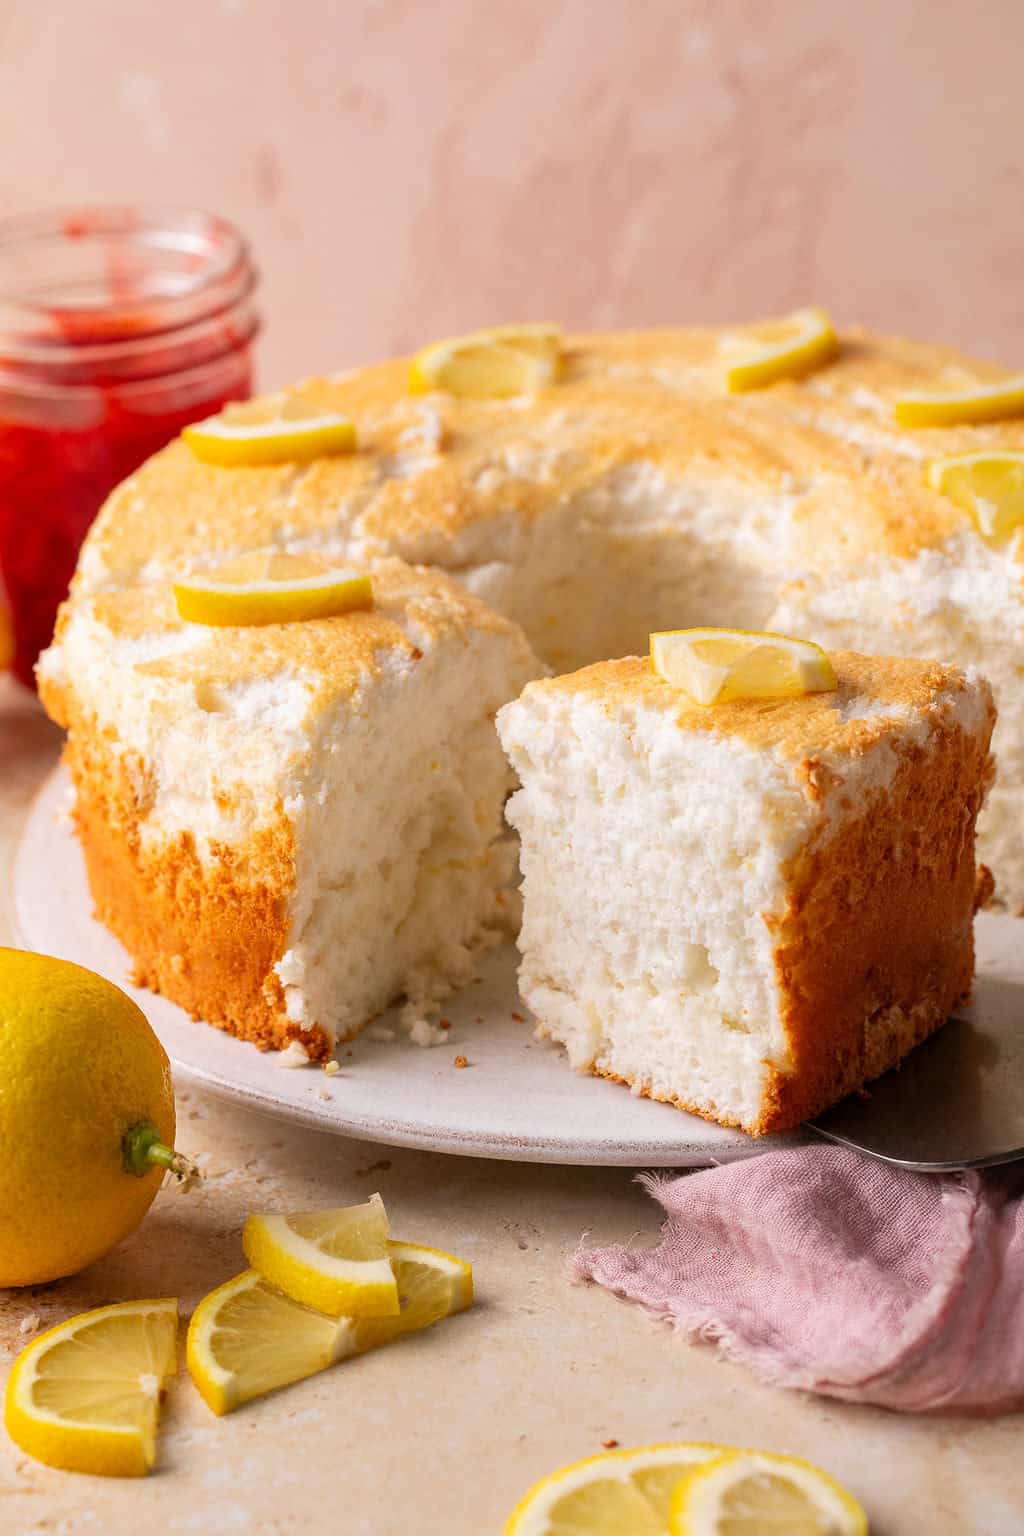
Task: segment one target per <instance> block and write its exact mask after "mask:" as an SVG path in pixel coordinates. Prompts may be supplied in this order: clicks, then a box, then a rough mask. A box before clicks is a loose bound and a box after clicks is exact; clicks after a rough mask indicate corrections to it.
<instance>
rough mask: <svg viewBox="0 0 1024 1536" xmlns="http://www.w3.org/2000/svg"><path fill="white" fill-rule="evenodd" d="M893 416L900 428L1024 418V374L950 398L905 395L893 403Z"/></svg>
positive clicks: (929, 394)
mask: <svg viewBox="0 0 1024 1536" xmlns="http://www.w3.org/2000/svg"><path fill="white" fill-rule="evenodd" d="M893 414H894V415H895V417H896V420H897V421H898V422H899V424H900V426H901V427H955V426H958V425H974V424H976V423H978V422H983V421H1003V420H1004V419H1005V418H1006V417H1007V416H1024V373H1018V374H1016V375H1015V376H1014V377H1013V378H1010V379H1002V380H1001V381H1000V382H999V383H998V384H978V385H975V386H974V387H973V388H969V389H960V390H954V391H952V392H951V393H949V394H933V393H931V392H925V393H916V392H915V393H914V394H910V395H904V396H903V397H902V399H900V400H896V401H895V402H894V403H893Z"/></svg>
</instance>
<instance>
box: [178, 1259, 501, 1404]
mask: <svg viewBox="0 0 1024 1536" xmlns="http://www.w3.org/2000/svg"><path fill="white" fill-rule="evenodd" d="M388 1254H389V1257H390V1260H391V1263H392V1265H393V1266H394V1272H395V1280H396V1283H397V1286H398V1301H399V1308H400V1310H399V1312H398V1314H397V1316H394V1317H373V1318H351V1317H326V1316H325V1315H324V1314H323V1313H322V1312H314V1311H313V1310H312V1309H311V1308H309V1307H303V1306H300V1305H299V1303H298V1302H296V1301H292V1300H291V1299H290V1297H288V1296H285V1295H283V1294H282V1293H281V1292H280V1291H278V1290H275V1288H274V1287H273V1286H272V1285H269V1284H268V1283H267V1281H266V1280H264V1279H263V1277H262V1276H261V1275H259V1274H258V1273H257V1272H256V1270H254V1269H247V1270H246V1271H245V1272H244V1274H241V1275H237V1276H236V1277H235V1279H234V1280H229V1281H228V1282H227V1284H226V1285H222V1286H220V1287H219V1288H218V1289H217V1290H215V1291H213V1292H211V1294H210V1295H209V1296H207V1297H205V1298H204V1300H203V1301H201V1302H200V1304H199V1306H198V1307H197V1308H196V1311H195V1313H194V1314H193V1316H192V1321H191V1323H190V1324H189V1330H188V1350H187V1358H188V1368H189V1371H190V1373H191V1376H192V1380H193V1381H194V1382H195V1384H196V1386H197V1387H198V1388H199V1391H200V1392H201V1393H202V1395H203V1397H204V1398H205V1399H206V1401H207V1403H208V1404H209V1406H210V1407H211V1408H212V1409H213V1411H214V1413H218V1414H223V1413H230V1412H231V1410H232V1408H237V1407H239V1405H240V1404H241V1403H245V1402H248V1401H249V1400H250V1399H251V1398H254V1397H262V1396H263V1394H264V1393H266V1392H273V1391H275V1390H276V1389H277V1388H278V1387H285V1386H288V1385H289V1384H290V1383H291V1382H294V1381H302V1380H304V1379H305V1378H306V1377H307V1376H312V1375H314V1374H315V1373H316V1372H317V1371H322V1370H324V1369H325V1368H326V1367H327V1366H329V1365H334V1364H335V1363H336V1362H337V1361H339V1360H346V1359H348V1358H350V1357H351V1356H353V1355H363V1354H366V1353H367V1351H369V1350H371V1349H378V1348H379V1347H380V1346H381V1345H382V1344H390V1343H391V1342H392V1341H393V1340H394V1339H397V1338H399V1337H401V1335H402V1334H405V1333H412V1332H415V1331H416V1330H418V1329H421V1328H428V1327H430V1325H431V1324H432V1323H436V1322H438V1321H439V1320H440V1319H441V1318H442V1317H448V1316H449V1315H450V1314H452V1313H455V1312H461V1311H463V1310H464V1309H465V1308H466V1307H468V1306H470V1305H471V1304H472V1301H473V1272H472V1270H471V1268H470V1266H469V1265H468V1264H464V1263H463V1262H462V1260H461V1259H456V1258H455V1257H453V1255H452V1254H449V1253H440V1252H438V1251H437V1250H436V1249H433V1248H422V1247H420V1246H419V1245H418V1244H416V1243H393V1242H389V1243H388Z"/></svg>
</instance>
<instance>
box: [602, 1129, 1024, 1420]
mask: <svg viewBox="0 0 1024 1536" xmlns="http://www.w3.org/2000/svg"><path fill="white" fill-rule="evenodd" d="M640 1182H641V1183H643V1184H644V1185H645V1186H646V1187H647V1188H648V1189H649V1190H650V1192H651V1193H652V1194H653V1195H654V1196H655V1197H656V1198H657V1199H658V1200H660V1201H661V1203H662V1205H663V1206H664V1207H665V1210H666V1211H667V1213H668V1220H667V1221H666V1223H665V1226H664V1228H663V1229H662V1237H661V1242H660V1244H659V1246H658V1247H657V1248H646V1249H645V1248H630V1247H622V1246H617V1247H612V1248H596V1249H592V1250H589V1251H588V1250H585V1249H583V1248H581V1249H580V1251H579V1252H578V1253H577V1254H576V1256H575V1258H574V1260H573V1265H572V1268H573V1273H574V1276H575V1278H577V1279H580V1280H593V1281H596V1282H597V1283H598V1284H600V1285H604V1286H607V1287H608V1289H609V1290H612V1291H615V1292H617V1293H618V1294H619V1295H620V1296H623V1297H626V1298H628V1299H629V1300H631V1301H638V1302H640V1303H641V1304H642V1305H643V1306H645V1307H647V1308H649V1309H650V1310H651V1311H652V1312H654V1313H656V1314H657V1315H658V1316H660V1317H665V1318H669V1319H671V1320H672V1322H673V1323H674V1325H675V1326H676V1328H678V1329H679V1330H680V1331H681V1332H682V1333H684V1334H685V1335H687V1336H688V1337H690V1338H693V1339H696V1338H704V1339H712V1340H715V1341H717V1343H718V1344H719V1345H720V1347H721V1348H722V1350H723V1351H724V1353H725V1354H727V1355H728V1356H729V1357H730V1358H731V1359H733V1360H737V1361H740V1362H741V1363H743V1364H744V1365H747V1366H749V1367H750V1368H751V1369H752V1370H754V1371H756V1372H757V1373H758V1375H760V1376H762V1377H764V1378H765V1380H767V1381H771V1382H774V1383H776V1384H778V1385H780V1386H786V1387H801V1388H803V1389H804V1390H806V1391H810V1392H821V1393H824V1394H826V1395H827V1396H829V1397H841V1398H847V1399H849V1400H851V1401H853V1402H863V1403H876V1404H880V1405H881V1406H883V1407H886V1408H894V1409H899V1410H901V1411H902V1412H905V1413H925V1412H934V1411H946V1412H973V1413H999V1412H1008V1411H1010V1410H1012V1409H1013V1408H1017V1407H1024V1168H1022V1167H1021V1165H1019V1164H1018V1165H1015V1166H1012V1167H1010V1168H1008V1169H997V1170H995V1171H993V1172H991V1173H987V1174H976V1173H964V1174H956V1175H952V1174H951V1175H937V1174H921V1173H909V1172H905V1171H904V1170H902V1169H897V1168H892V1167H889V1166H887V1165H885V1164H883V1163H879V1162H875V1161H874V1160H872V1159H871V1158H866V1157H861V1156H860V1155H859V1154H858V1153H855V1152H851V1151H849V1150H848V1149H847V1148H845V1147H838V1146H831V1145H824V1144H823V1145H821V1146H808V1147H796V1148H793V1149H791V1150H787V1151H784V1152H769V1153H764V1154H762V1155H761V1156H758V1157H752V1158H750V1159H748V1160H746V1161H743V1162H737V1163H731V1164H728V1165H726V1166H724V1167H719V1168H709V1169H706V1170H705V1171H703V1172H701V1173H693V1174H688V1175H682V1176H670V1175H663V1176H658V1175H652V1174H646V1175H642V1176H641V1180H640Z"/></svg>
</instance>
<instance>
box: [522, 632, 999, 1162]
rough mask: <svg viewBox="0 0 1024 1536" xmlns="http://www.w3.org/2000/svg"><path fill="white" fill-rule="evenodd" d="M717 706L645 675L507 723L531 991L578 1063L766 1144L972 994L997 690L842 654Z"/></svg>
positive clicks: (589, 685) (901, 1051)
mask: <svg viewBox="0 0 1024 1536" xmlns="http://www.w3.org/2000/svg"><path fill="white" fill-rule="evenodd" d="M831 660H832V663H833V665H834V669H835V676H834V682H835V687H834V688H832V689H830V690H829V691H825V692H817V693H810V694H807V695H806V696H803V697H793V698H780V699H760V700H756V699H749V698H744V699H738V700H736V701H734V702H731V703H729V702H726V703H719V704H716V705H715V706H714V707H713V708H707V707H703V706H702V705H700V704H698V703H695V702H693V701H692V700H691V699H690V698H689V697H688V695H687V694H686V693H685V692H683V691H682V690H680V689H679V688H677V687H674V686H672V685H671V684H670V683H668V682H666V681H664V680H663V679H662V678H661V677H659V676H658V675H657V674H656V673H655V671H654V670H653V669H652V667H651V664H650V662H649V661H648V659H647V658H643V659H640V658H636V657H633V658H628V659H626V660H621V661H608V662H602V663H598V664H597V665H594V666H591V667H588V668H585V669H583V670H582V671H579V672H576V673H574V674H572V675H569V676H564V677H558V678H552V679H544V680H540V681H535V682H532V683H530V684H529V685H528V687H527V688H526V689H525V691H524V693H523V695H522V697H521V698H520V699H519V700H517V701H515V702H513V703H510V704H508V705H506V706H505V708H504V709H503V710H501V711H500V713H499V715H498V729H499V732H500V735H501V738H502V741H503V742H504V745H505V748H506V750H507V752H508V754H509V758H510V760H511V762H512V764H513V766H514V767H515V769H516V772H517V774H518V775H519V778H520V781H521V785H522V787H521V788H520V789H519V790H518V791H517V793H516V794H515V795H514V796H513V798H512V800H511V801H510V802H509V806H508V812H507V814H508V818H509V820H510V822H511V823H512V825H513V826H514V827H515V828H516V829H517V831H518V832H519V834H520V838H521V842H522V849H521V861H522V870H523V900H524V911H523V926H522V932H521V936H520V941H519V943H520V949H521V951H522V965H521V970H520V989H521V992H522V995H523V997H524V999H525V1001H526V1002H527V1003H528V1004H529V1006H530V1008H531V1009H532V1010H533V1012H534V1014H535V1015H536V1017H537V1019H538V1021H539V1028H540V1030H541V1032H542V1033H543V1034H546V1035H548V1036H550V1037H551V1038H553V1039H555V1040H558V1041H561V1042H562V1043H563V1044H564V1045H565V1046H566V1047H567V1050H568V1054H569V1057H570V1060H571V1061H572V1062H573V1064H574V1065H575V1066H576V1067H578V1068H581V1069H583V1070H586V1071H590V1072H593V1073H597V1074H600V1075H602V1076H605V1077H610V1078H615V1079H618V1080H620V1081H622V1082H625V1083H629V1084H630V1085H631V1086H632V1088H633V1090H634V1092H636V1093H639V1094H645V1095H647V1096H649V1097H651V1098H654V1099H661V1100H666V1101H668V1102H670V1103H674V1104H677V1105H679V1106H681V1107H683V1108H686V1109H688V1110H692V1111H694V1112H696V1113H698V1114H701V1115H704V1116H706V1117H707V1118H708V1119H712V1120H717V1121H719V1122H721V1123H723V1124H726V1125H737V1126H741V1127H742V1128H743V1129H744V1130H746V1131H748V1132H751V1133H753V1134H754V1135H760V1134H762V1133H764V1132H766V1131H772V1130H781V1129H786V1128H788V1127H791V1126H795V1125H797V1124H799V1123H800V1122H801V1121H802V1120H804V1119H807V1118H808V1117H809V1116H812V1115H814V1114H816V1113H817V1112H819V1111H820V1110H822V1109H823V1108H825V1107H826V1106H827V1105H829V1104H832V1103H833V1102H835V1101H836V1100H837V1099H839V1098H840V1097H842V1096H843V1095H844V1094H846V1093H847V1092H849V1091H851V1090H852V1089H853V1088H856V1087H858V1086H860V1085H861V1084H862V1083H864V1082H866V1081H869V1080H870V1079H871V1078H874V1077H877V1076H879V1075H880V1074H881V1073H882V1072H885V1071H886V1070H888V1068H890V1067H892V1066H894V1065H895V1064H896V1063H897V1062H898V1061H900V1060H901V1059H902V1058H903V1057H904V1056H905V1055H906V1054H907V1052H908V1051H910V1050H911V1049H912V1048H913V1046H915V1045H916V1044H918V1043H919V1042H920V1041H921V1040H923V1039H924V1038H925V1036H927V1035H928V1034H930V1033H931V1032H932V1031H933V1030H935V1029H936V1028H937V1027H938V1026H939V1025H940V1024H941V1023H942V1022H943V1021H944V1020H945V1019H946V1017H947V1015H948V1014H949V1012H950V1010H951V1009H952V1008H953V1007H954V1006H955V1005H956V1004H957V1002H958V1001H959V1000H961V999H962V998H963V997H964V996H965V995H966V993H967V991H968V988H969V987H970V983H971V977H972V974H973V969H974V952H973V940H972V920H973V916H974V910H975V905H976V900H977V897H978V895H979V894H983V891H982V890H979V888H978V883H977V882H976V874H975V850H974V823H975V817H976V816H977V813H978V810H979V808H980V806H981V803H982V800H983V798H984V795H985V792H986V789H987V787H988V784H989V781H990V778H991V773H992V764H991V759H990V757H989V740H990V737H991V734H992V727H993V723H994V711H993V705H992V696H991V691H990V689H989V687H988V685H987V684H986V683H985V682H984V681H983V680H982V679H980V678H979V677H977V675H975V674H972V673H970V672H968V673H964V672H961V671H959V670H958V669H956V668H954V667H951V666H944V665H939V664H937V663H930V662H920V661H910V660H893V659H881V658H878V657H865V656H858V655H854V654H850V653H838V654H833V656H832V658H831Z"/></svg>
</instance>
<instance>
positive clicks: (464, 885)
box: [275, 636, 516, 1043]
mask: <svg viewBox="0 0 1024 1536" xmlns="http://www.w3.org/2000/svg"><path fill="white" fill-rule="evenodd" d="M503 679H505V681H503ZM507 679H508V661H507V657H506V655H505V654H504V653H503V646H502V644H501V643H500V640H497V639H495V638H493V637H486V636H485V637H481V639H480V640H479V641H476V642H474V644H473V646H472V647H467V648H465V649H463V650H462V651H461V653H460V652H455V653H453V651H452V650H450V649H449V648H448V647H433V648H432V649H430V650H426V649H425V650H424V654H423V657H422V659H421V660H420V661H418V662H416V663H415V664H414V665H413V666H410V664H409V663H408V662H405V663H396V664H393V665H389V666H385V668H384V669H383V674H382V676H381V677H380V678H379V679H378V680H377V681H376V682H375V684H374V687H373V695H374V697H373V701H372V708H367V709H365V710H362V711H360V710H356V711H355V712H353V711H351V710H350V709H349V708H348V707H339V708H338V710H337V711H335V712H334V713H333V715H332V716H330V717H328V718H327V719H326V720H325V721H324V722H323V723H322V726H321V728H320V730H319V732H318V736H317V741H316V746H315V749H314V751H313V753H312V754H311V756H310V759H309V761H308V764H307V765H306V769H305V772H304V775H303V780H304V787H303V788H302V789H301V790H300V793H299V795H298V797H297V799H296V801H295V804H294V806H293V807H292V814H293V816H294V820H295V830H296V849H297V879H296V887H295V896H294V899H293V902H292V912H291V933H290V938H289V945H288V949H287V951H286V953H285V954H284V955H283V956H282V958H281V960H280V961H279V962H278V964H277V966H276V968H275V969H276V972H277V975H278V978H279V979H280V981H281V982H282V984H283V986H284V990H285V1001H286V1007H287V1012H288V1016H289V1018H290V1019H291V1020H292V1021H293V1022H294V1023H297V1024H302V1025H304V1026H305V1025H309V1024H313V1023H318V1024H320V1025H321V1027H323V1028H326V1029H328V1030H329V1031H330V1032H331V1033H332V1034H333V1035H335V1036H336V1037H338V1038H345V1037H347V1036H349V1035H351V1034H354V1033H355V1032H356V1031H357V1030H358V1029H359V1028H360V1027H361V1025H362V1024H363V1023H364V1022H365V1021H366V1019H367V1018H370V1017H372V1016H373V1015H374V1014H375V1013H379V1012H380V1011H381V1010H382V1009H384V1008H385V1007H387V1005H388V1004H389V1003H390V1002H391V1001H392V1000H393V999H394V998H396V997H398V996H404V997H406V998H407V1000H408V1002H407V1008H406V1013H405V1018H406V1020H407V1022H408V1023H409V1025H410V1026H411V1029H412V1031H413V1034H414V1038H415V1039H417V1040H418V1041H423V1043H430V1042H429V1040H428V1039H425V1038H424V1033H423V1030H422V1028H418V1027H417V1025H418V1024H419V1022H420V1021H421V1020H422V1017H423V1015H424V1014H425V1013H428V1012H429V1011H430V1010H431V1009H432V1008H434V1007H436V1005H437V1004H438V1003H439V1002H440V1001H441V999H442V998H443V997H444V996H446V995H447V993H448V992H449V991H450V990H451V989H452V987H454V986H459V985H463V984H465V982H467V981H468V980H470V979H471V977H472V975H473V951H474V950H477V949H479V948H480V947H486V946H487V945H488V944H489V943H492V942H496V941H497V939H498V938H499V937H502V938H507V937H509V936H510V934H509V932H508V922H507V917H508V913H509V912H510V910H511V909H512V906H511V903H510V902H509V901H508V900H507V899H506V897H505V896H504V895H503V892H505V891H506V889H507V888H508V886H509V884H510V882H511V880H512V878H513V876H514V872H515V857H516V855H515V846H514V843H513V841H512V839H511V837H509V836H508V835H506V834H505V833H504V831H503V826H502V820H501V807H502V803H503V800H504V797H505V795H506V793H507V792H508V790H509V789H510V788H511V785H512V780H511V775H510V773H509V770H508V766H507V764H506V763H505V762H504V760H503V758H502V754H501V751H500V748H499V746H498V742H497V740H496V738H495V733H494V712H495V710H496V709H497V707H498V705H499V704H500V703H501V701H502V699H503V698H504V697H505V691H504V690H505V689H507V688H508V687H509V681H508V680H507ZM306 785H308V786H309V788H306V787H305V786H306Z"/></svg>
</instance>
